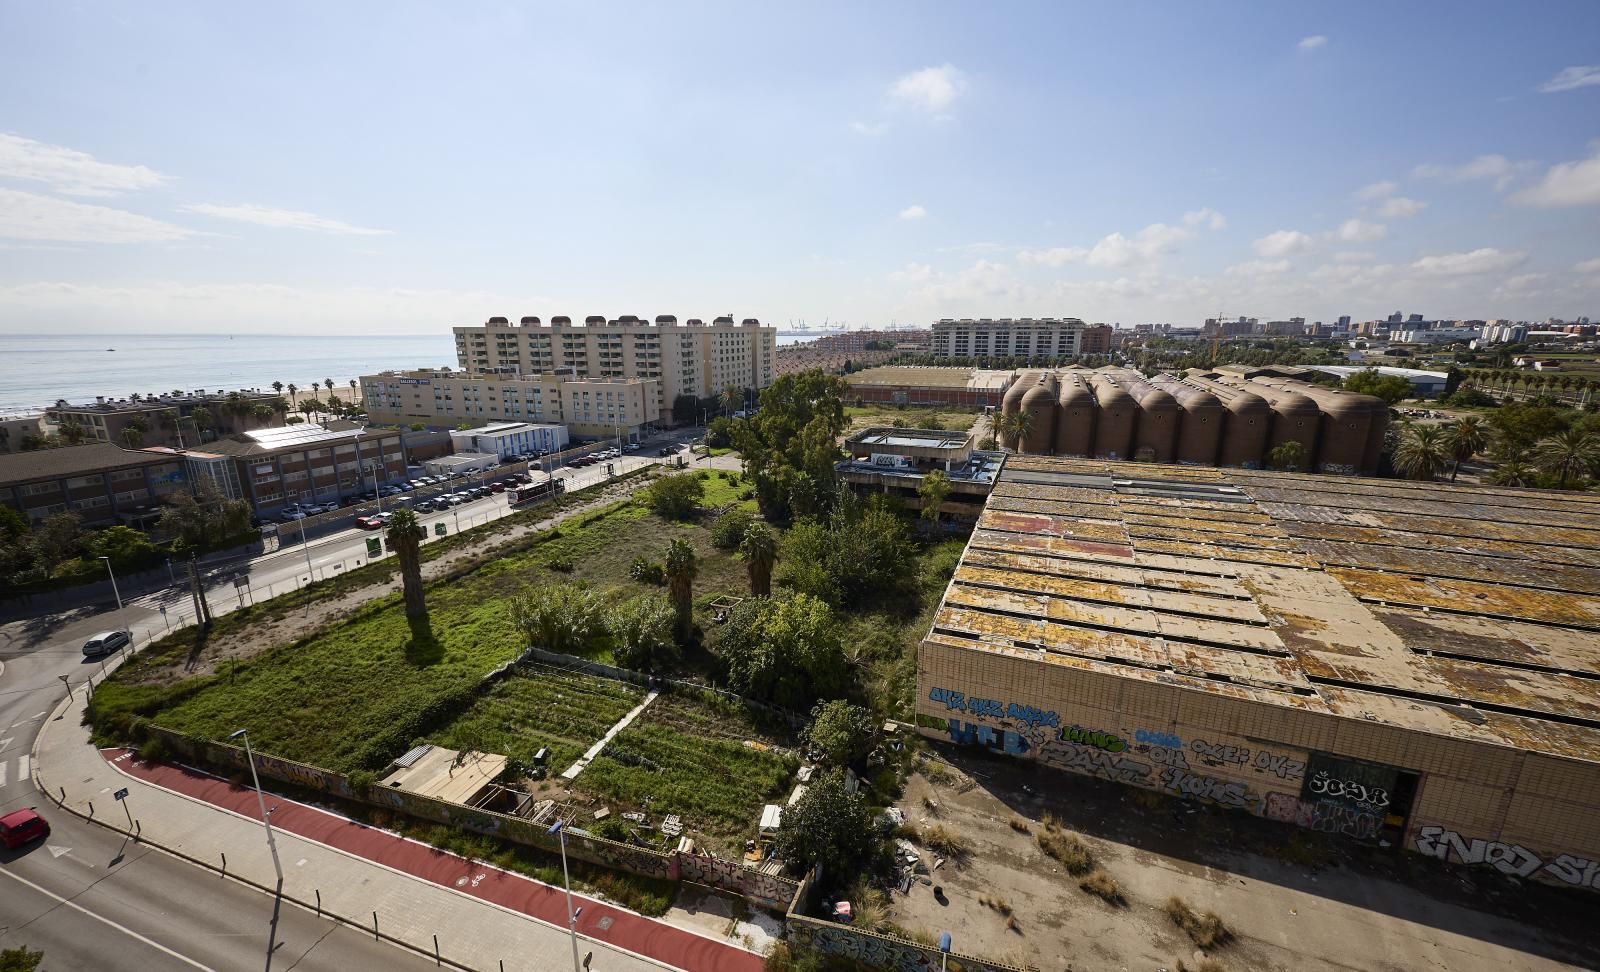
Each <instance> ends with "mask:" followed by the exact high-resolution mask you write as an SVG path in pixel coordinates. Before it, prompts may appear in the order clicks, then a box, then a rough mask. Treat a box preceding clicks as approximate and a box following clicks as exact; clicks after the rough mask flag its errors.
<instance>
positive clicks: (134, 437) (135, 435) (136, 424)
mask: <svg viewBox="0 0 1600 972" xmlns="http://www.w3.org/2000/svg"><path fill="white" fill-rule="evenodd" d="M149 431H150V420H149V419H147V418H145V417H144V416H143V415H135V416H133V417H131V418H129V419H128V420H127V422H125V423H124V424H123V426H122V431H121V432H119V433H117V438H119V439H121V440H122V444H123V445H125V446H127V447H128V448H130V449H137V448H139V447H141V446H143V445H144V436H145V433H146V432H149Z"/></svg>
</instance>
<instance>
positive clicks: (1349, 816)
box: [1266, 793, 1383, 840]
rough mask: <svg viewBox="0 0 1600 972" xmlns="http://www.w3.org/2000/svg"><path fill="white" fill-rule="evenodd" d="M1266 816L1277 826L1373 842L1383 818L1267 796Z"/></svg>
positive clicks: (1319, 803) (1290, 797)
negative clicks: (1276, 823) (1290, 825)
mask: <svg viewBox="0 0 1600 972" xmlns="http://www.w3.org/2000/svg"><path fill="white" fill-rule="evenodd" d="M1266 816H1267V817H1268V818H1269V819H1272V820H1276V821H1278V822H1280V823H1291V824H1294V825H1295V826H1298V827H1305V828H1306V829H1307V830H1316V831H1321V832H1322V833H1325V834H1342V835H1344V836H1346V837H1354V838H1356V839H1358V840H1372V839H1374V838H1375V837H1377V836H1378V831H1379V830H1380V829H1381V828H1382V827H1383V818H1382V817H1381V816H1379V815H1378V814H1375V813H1368V812H1364V811H1361V810H1356V809H1352V808H1351V807H1348V806H1346V805H1344V804H1342V803H1339V802H1338V801H1335V800H1302V799H1300V798H1299V797H1298V796H1295V795H1294V794H1293V793H1269V794H1267V803H1266Z"/></svg>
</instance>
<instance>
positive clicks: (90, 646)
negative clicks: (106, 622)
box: [83, 631, 133, 658]
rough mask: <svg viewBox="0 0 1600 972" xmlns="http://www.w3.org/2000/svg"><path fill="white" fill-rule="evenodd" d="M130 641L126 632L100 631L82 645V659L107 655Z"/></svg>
mask: <svg viewBox="0 0 1600 972" xmlns="http://www.w3.org/2000/svg"><path fill="white" fill-rule="evenodd" d="M132 640H133V639H132V638H130V637H128V632H126V631H102V632H100V633H99V634H97V635H95V636H94V637H92V638H90V639H89V640H88V641H85V642H84V643H83V657H85V658H94V657H97V656H99V655H108V654H110V653H111V652H113V651H116V650H117V649H118V648H121V647H123V646H124V645H126V644H128V642H130V641H132Z"/></svg>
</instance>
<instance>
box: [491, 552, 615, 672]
mask: <svg viewBox="0 0 1600 972" xmlns="http://www.w3.org/2000/svg"><path fill="white" fill-rule="evenodd" d="M547 563H548V562H547ZM507 607H508V608H509V610H510V612H511V623H512V624H514V625H516V629H517V631H518V632H520V633H521V635H522V638H523V640H524V642H525V643H527V644H530V645H537V646H538V647H540V648H543V649H544V650H546V651H558V652H562V653H563V654H568V655H587V654H589V653H590V651H592V650H593V649H594V648H595V647H596V644H597V642H598V641H599V640H600V636H601V635H603V634H604V633H605V602H604V599H602V598H601V597H600V595H599V594H598V593H597V592H595V591H592V590H590V589H588V588H586V587H580V586H579V585H577V584H542V585H539V586H537V587H533V586H530V587H527V588H524V589H523V590H522V591H521V592H520V593H518V594H516V595H514V596H513V597H512V598H511V599H510V601H509V602H508V604H507Z"/></svg>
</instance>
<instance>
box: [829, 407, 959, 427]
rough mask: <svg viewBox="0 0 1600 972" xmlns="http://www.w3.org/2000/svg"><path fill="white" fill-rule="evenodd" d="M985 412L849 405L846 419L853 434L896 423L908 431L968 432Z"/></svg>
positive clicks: (845, 412)
mask: <svg viewBox="0 0 1600 972" xmlns="http://www.w3.org/2000/svg"><path fill="white" fill-rule="evenodd" d="M981 412H982V409H979V408H976V407H973V408H958V407H954V406H941V407H938V408H926V407H910V406H902V407H897V406H894V405H847V406H846V407H845V410H844V417H845V419H846V421H848V422H849V423H850V428H849V431H852V432H853V431H855V430H857V429H864V428H867V427H869V426H874V425H893V424H894V422H895V420H897V419H898V420H899V421H901V422H902V423H904V425H903V427H904V428H908V429H952V430H960V431H963V432H964V431H966V430H967V429H969V428H971V427H972V423H973V422H975V421H976V420H977V418H978V415H979V414H980V413H981Z"/></svg>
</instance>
